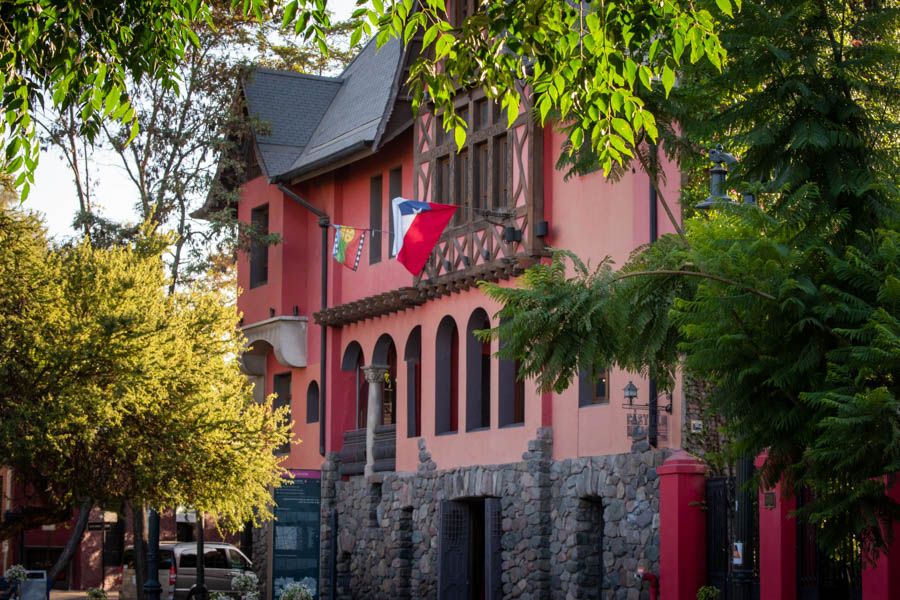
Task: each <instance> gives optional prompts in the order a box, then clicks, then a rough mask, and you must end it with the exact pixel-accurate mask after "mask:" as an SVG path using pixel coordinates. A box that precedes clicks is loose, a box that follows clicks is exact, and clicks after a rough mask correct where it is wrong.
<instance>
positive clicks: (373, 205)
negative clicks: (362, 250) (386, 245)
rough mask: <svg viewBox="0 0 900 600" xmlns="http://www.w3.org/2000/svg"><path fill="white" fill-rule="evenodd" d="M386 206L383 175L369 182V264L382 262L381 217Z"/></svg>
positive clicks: (376, 176)
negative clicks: (383, 207)
mask: <svg viewBox="0 0 900 600" xmlns="http://www.w3.org/2000/svg"><path fill="white" fill-rule="evenodd" d="M383 205H384V177H382V175H381V173H379V174H378V175H373V176H372V178H371V179H370V180H369V264H370V265H374V264H377V263H380V262H381V228H382V224H381V221H382V219H381V217H382V206H383Z"/></svg>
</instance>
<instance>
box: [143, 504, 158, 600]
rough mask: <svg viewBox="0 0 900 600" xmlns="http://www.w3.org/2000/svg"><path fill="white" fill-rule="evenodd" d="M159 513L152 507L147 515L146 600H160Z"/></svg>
mask: <svg viewBox="0 0 900 600" xmlns="http://www.w3.org/2000/svg"><path fill="white" fill-rule="evenodd" d="M161 593H162V586H161V585H160V583H159V513H158V512H157V511H156V509H153V508H151V509H150V514H149V515H147V576H146V579H145V580H144V600H159V595H160V594H161Z"/></svg>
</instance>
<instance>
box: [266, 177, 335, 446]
mask: <svg viewBox="0 0 900 600" xmlns="http://www.w3.org/2000/svg"><path fill="white" fill-rule="evenodd" d="M278 189H279V190H281V192H282V193H283V194H284V195H285V196H287V197H288V198H290V199H291V200H294V201H295V202H297V203H298V204H299V205H300V206H302V207H303V208H305V209H306V210H308V211H309V212H311V213H313V214H314V215H316V216H317V217H319V227H320V228H321V229H322V267H321V269H322V310H323V311H324V310H325V309H326V308H328V226H329V225H331V219H329V217H328V215H327V214H325V213H323V212H322V211H321V210H319V209H318V208H316V207H315V206H313V205H312V204H310V203H309V202H307V201H306V200H304V199H303V198H301V197H300V196H298V195H297V194H295V193H294V192H292V191H291V190H289V189H288V188H286V187H285V186H284V184H281V183H279V184H278ZM319 328H320V330H321V336H320V345H321V354H320V355H319V454H320V455H322V456H325V392H326V383H325V376H326V371H325V356H326V352H327V350H328V328H327V327H326V326H325V325H319Z"/></svg>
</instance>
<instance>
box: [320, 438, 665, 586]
mask: <svg viewBox="0 0 900 600" xmlns="http://www.w3.org/2000/svg"><path fill="white" fill-rule="evenodd" d="M552 446H553V441H552V430H551V429H549V428H542V429H539V430H538V432H537V437H536V439H534V440H532V441H531V442H529V444H528V451H527V452H525V453H524V454H523V456H522V461H521V462H518V463H511V464H503V465H487V466H473V467H465V468H458V469H449V470H443V471H440V470H438V469H437V465H436V464H435V463H434V461H432V459H431V455H430V454H429V453H428V451H427V449H426V447H425V442H424V440H420V441H419V449H420V453H419V460H420V464H419V468H418V472H416V473H390V474H384V475H383V476H380V475H379V476H377V478H373V479H371V480H369V481H367V480H366V479H365V478H364V477H353V478H351V479H350V480H349V481H342V480H341V478H340V476H339V475H338V473H339V467H340V465H339V463H338V458H337V456H336V455H334V454H329V455H328V456H327V457H326V462H325V463H324V465H323V471H322V536H321V577H320V582H321V586H322V596H321V597H322V598H328V597H329V595H328V594H329V590H330V576H331V572H330V558H331V548H332V544H336V550H337V565H336V580H337V590H336V594H335V597H337V598H341V599H351V598H367V599H373V600H375V599H381V598H384V599H390V600H403V599H406V598H410V599H413V598H422V599H425V598H427V599H434V598H437V596H438V592H437V585H438V564H439V554H438V552H439V547H438V546H439V544H438V540H439V533H440V532H439V514H440V512H439V511H440V505H441V502H442V501H444V500H464V499H477V498H489V497H492V498H499V499H500V507H501V516H502V521H501V523H502V534H501V538H500V539H501V544H500V546H501V571H502V576H501V581H502V590H503V597H504V598H510V599H521V600H537V599H554V600H556V599H569V598H572V599H574V598H588V597H593V598H596V597H598V596H599V597H600V598H603V599H609V600H613V599H615V600H625V599H627V600H636V599H638V598H648V597H649V591H648V588H647V584H643V587H642V586H641V584H639V583H638V582H637V581H636V580H635V578H634V577H633V573H634V572H635V570H636V569H637V567H638V566H639V565H640V566H643V567H644V568H645V569H646V570H647V571H649V572H654V573H658V572H659V481H658V479H657V475H656V468H657V467H658V466H659V465H661V464H662V462H663V460H664V459H665V458H666V456H668V451H664V450H657V451H651V450H649V447H648V445H647V442H646V440H643V441H641V442H638V443H636V444H635V446H634V448H633V451H632V453H630V454H620V455H612V456H601V457H586V458H578V459H567V460H564V461H553V460H552V458H551V457H552ZM333 509H335V510H337V514H338V530H337V532H336V535H335V534H334V532H332V531H331V524H330V519H331V513H332V510H333ZM598 588H599V589H601V592H600V593H599V594H598Z"/></svg>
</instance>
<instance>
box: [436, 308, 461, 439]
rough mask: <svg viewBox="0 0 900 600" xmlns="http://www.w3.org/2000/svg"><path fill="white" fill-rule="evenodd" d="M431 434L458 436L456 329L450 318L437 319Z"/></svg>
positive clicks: (457, 348) (457, 330) (457, 344)
mask: <svg viewBox="0 0 900 600" xmlns="http://www.w3.org/2000/svg"><path fill="white" fill-rule="evenodd" d="M434 356H435V377H434V388H435V389H434V433H435V435H447V434H454V433H458V432H459V328H458V327H457V326H456V321H455V320H453V317H451V316H449V315H448V316H446V317H444V318H443V319H441V323H440V325H439V326H438V331H437V336H435V353H434Z"/></svg>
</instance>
